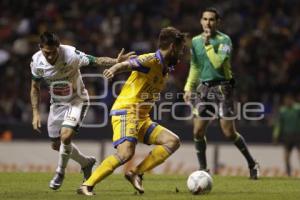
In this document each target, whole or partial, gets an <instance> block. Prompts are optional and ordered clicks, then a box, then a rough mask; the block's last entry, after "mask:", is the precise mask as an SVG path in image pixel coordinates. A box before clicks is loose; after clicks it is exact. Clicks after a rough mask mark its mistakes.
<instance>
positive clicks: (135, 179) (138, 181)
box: [124, 171, 144, 194]
mask: <svg viewBox="0 0 300 200" xmlns="http://www.w3.org/2000/svg"><path fill="white" fill-rule="evenodd" d="M124 177H125V178H126V179H127V180H128V181H129V182H130V183H131V184H132V185H133V187H134V188H135V189H136V190H137V191H138V192H139V193H140V194H143V193H144V187H143V183H142V181H143V175H142V174H136V173H134V172H132V171H128V172H126V173H125V176H124Z"/></svg>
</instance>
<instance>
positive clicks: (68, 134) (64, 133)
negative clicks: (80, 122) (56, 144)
mask: <svg viewBox="0 0 300 200" xmlns="http://www.w3.org/2000/svg"><path fill="white" fill-rule="evenodd" d="M73 132H74V130H73V129H71V128H62V129H61V132H60V134H61V135H60V139H61V142H62V143H64V144H70V143H71V140H72V136H73Z"/></svg>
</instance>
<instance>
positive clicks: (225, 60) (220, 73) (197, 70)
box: [184, 8, 259, 179]
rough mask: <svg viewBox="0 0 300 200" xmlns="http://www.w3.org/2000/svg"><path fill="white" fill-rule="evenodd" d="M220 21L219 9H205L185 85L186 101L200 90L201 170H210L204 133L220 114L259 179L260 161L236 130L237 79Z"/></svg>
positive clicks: (195, 131)
mask: <svg viewBox="0 0 300 200" xmlns="http://www.w3.org/2000/svg"><path fill="white" fill-rule="evenodd" d="M219 24H220V15H219V13H218V12H217V10H216V9H214V8H207V9H205V10H204V11H203V13H202V18H201V25H202V29H203V33H201V34H200V35H197V36H195V37H194V38H193V40H192V48H191V54H192V58H191V65H190V72H189V76H188V79H187V82H186V85H185V88H184V90H185V95H184V100H185V102H187V103H189V102H190V100H191V95H192V91H194V90H195V89H196V92H197V99H196V100H195V102H194V103H196V104H195V116H196V117H195V118H194V129H193V135H194V142H195V147H196V151H197V157H198V160H199V165H200V169H201V170H208V169H207V163H206V137H205V132H206V128H207V126H208V124H209V122H210V121H211V119H213V118H214V117H216V116H217V117H220V119H219V120H220V125H221V128H222V131H223V133H224V135H225V136H226V138H228V139H230V140H231V141H232V142H234V144H235V145H236V147H237V148H238V149H239V150H240V151H241V153H242V154H243V155H244V157H245V158H246V160H247V162H248V166H249V169H250V178H251V179H257V178H258V167H259V166H258V163H257V162H256V161H255V160H254V159H253V157H252V156H251V154H250V152H249V150H248V148H247V145H246V143H245V140H244V138H243V137H242V136H241V135H240V134H239V133H238V132H237V131H236V128H235V122H234V120H233V118H232V117H233V116H234V114H235V113H234V102H233V87H234V79H233V76H232V71H231V64H230V57H231V51H232V43H231V40H230V38H229V37H228V36H227V35H226V34H224V33H222V32H220V31H218V26H219ZM199 82H200V84H199V85H198V83H199ZM203 104H205V105H203ZM208 104H210V105H208ZM214 105H215V106H216V107H215V106H214ZM211 114H212V115H211ZM214 114H216V115H215V116H214Z"/></svg>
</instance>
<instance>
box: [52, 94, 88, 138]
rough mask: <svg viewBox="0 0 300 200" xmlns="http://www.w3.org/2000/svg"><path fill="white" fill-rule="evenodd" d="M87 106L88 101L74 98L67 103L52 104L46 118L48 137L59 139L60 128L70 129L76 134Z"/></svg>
mask: <svg viewBox="0 0 300 200" xmlns="http://www.w3.org/2000/svg"><path fill="white" fill-rule="evenodd" d="M88 106H89V101H87V100H83V99H81V98H79V97H78V98H75V99H73V100H72V101H71V102H69V103H53V104H51V106H50V112H49V116H48V135H49V137H50V138H58V137H60V129H61V128H62V127H68V128H72V129H73V130H74V131H75V132H78V130H79V127H80V125H81V122H82V121H83V119H84V117H85V115H86V113H87V110H88Z"/></svg>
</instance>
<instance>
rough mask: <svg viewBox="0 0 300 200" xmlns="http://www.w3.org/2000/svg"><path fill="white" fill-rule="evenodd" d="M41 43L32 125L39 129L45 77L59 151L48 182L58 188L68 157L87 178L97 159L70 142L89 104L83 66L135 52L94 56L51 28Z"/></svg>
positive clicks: (34, 73) (102, 63)
mask: <svg viewBox="0 0 300 200" xmlns="http://www.w3.org/2000/svg"><path fill="white" fill-rule="evenodd" d="M39 45H40V51H38V52H36V53H35V54H34V55H33V56H32V61H31V64H30V66H31V73H32V83H31V103H32V110H33V119H32V125H33V128H34V130H36V131H37V132H40V128H41V118H40V114H39V99H40V81H41V80H42V79H43V80H44V81H45V82H46V83H47V84H48V86H49V89H50V94H51V106H50V113H49V116H48V134H49V137H50V138H51V140H52V149H54V150H56V151H59V159H58V167H57V169H56V174H55V176H54V178H53V179H52V180H51V181H50V185H49V187H50V188H51V189H54V190H56V189H58V188H59V187H60V186H61V185H62V182H63V179H64V174H65V168H66V166H67V163H68V160H69V158H71V159H73V160H75V161H76V162H78V163H79V164H80V165H81V169H82V171H83V175H84V178H85V179H87V178H88V177H89V176H90V175H91V172H92V168H93V165H94V164H95V162H96V159H95V158H94V157H91V156H86V155H84V154H82V153H81V152H80V151H79V149H78V148H77V147H76V146H75V145H74V144H73V143H72V142H71V140H72V137H73V136H74V134H75V133H76V132H78V129H79V127H80V124H81V122H82V120H83V118H84V116H85V115H86V112H87V107H88V105H89V97H88V92H87V90H86V89H85V86H84V84H83V81H82V78H81V73H80V68H81V67H83V66H88V65H91V64H96V65H99V66H104V67H110V66H112V65H114V64H116V63H118V62H122V61H124V60H126V59H128V58H129V57H131V56H132V55H133V54H134V53H133V52H130V53H127V54H125V55H123V52H124V49H122V51H121V52H120V53H119V55H118V57H117V58H116V59H114V58H109V57H94V56H90V55H87V54H85V53H83V52H81V51H78V50H76V48H75V47H72V46H68V45H62V44H60V41H59V38H58V37H57V36H56V35H55V34H54V33H50V32H44V33H43V34H42V35H41V36H40V44H39Z"/></svg>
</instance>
